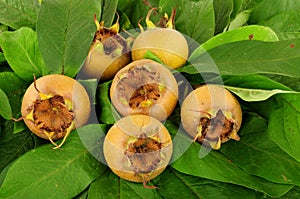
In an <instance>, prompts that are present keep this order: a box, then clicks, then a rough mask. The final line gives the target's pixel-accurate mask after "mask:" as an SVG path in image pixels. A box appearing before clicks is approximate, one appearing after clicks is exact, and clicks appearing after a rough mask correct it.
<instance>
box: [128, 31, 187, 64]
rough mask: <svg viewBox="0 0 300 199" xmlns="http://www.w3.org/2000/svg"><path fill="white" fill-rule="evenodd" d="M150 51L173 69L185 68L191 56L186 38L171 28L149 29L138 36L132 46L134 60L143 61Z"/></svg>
mask: <svg viewBox="0 0 300 199" xmlns="http://www.w3.org/2000/svg"><path fill="white" fill-rule="evenodd" d="M148 50H149V51H151V52H152V53H154V54H155V55H156V56H157V57H158V58H159V59H160V60H161V61H162V62H163V63H164V64H166V65H167V66H169V67H170V68H172V69H175V68H179V67H181V66H183V65H184V64H185V62H186V60H187V58H188V54H189V47H188V43H187V41H186V39H185V38H184V36H183V35H182V34H181V33H180V32H178V31H176V30H174V29H170V28H153V29H147V30H146V31H144V32H142V33H141V34H140V35H138V36H137V38H136V39H135V40H134V42H133V44H132V52H131V56H132V59H133V60H139V59H143V58H144V54H145V53H146V52H147V51H148Z"/></svg>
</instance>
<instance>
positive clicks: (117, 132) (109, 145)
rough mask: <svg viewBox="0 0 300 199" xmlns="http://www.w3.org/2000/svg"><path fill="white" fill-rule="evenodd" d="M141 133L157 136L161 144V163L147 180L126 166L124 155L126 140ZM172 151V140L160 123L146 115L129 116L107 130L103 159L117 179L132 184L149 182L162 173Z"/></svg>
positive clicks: (126, 161)
mask: <svg viewBox="0 0 300 199" xmlns="http://www.w3.org/2000/svg"><path fill="white" fill-rule="evenodd" d="M142 133H146V135H147V136H153V135H155V134H158V137H159V142H160V143H162V144H163V147H162V149H161V152H162V153H163V154H164V155H163V163H162V164H159V166H158V168H156V169H155V170H153V171H152V172H151V173H149V178H147V179H145V178H143V177H142V175H138V174H136V173H135V172H134V171H133V169H132V168H130V167H129V166H128V160H127V157H126V155H125V150H126V147H127V144H128V143H127V142H128V139H130V138H132V137H135V138H138V137H139V136H140V135H141V134H142ZM172 151H173V145H172V139H171V136H170V134H169V132H168V130H167V129H166V128H165V127H164V125H163V124H162V123H161V122H159V121H158V120H156V119H155V118H152V117H150V116H147V115H130V116H126V117H124V118H122V119H120V120H118V121H117V122H116V123H115V124H114V125H113V126H112V127H111V128H110V129H109V131H108V133H107V134H106V137H105V139H104V144H103V153H104V157H105V160H106V162H107V165H108V166H109V167H110V169H111V170H112V171H113V172H114V173H115V174H116V175H118V176H119V177H121V178H123V179H125V180H129V181H133V182H145V180H146V181H149V180H151V179H153V178H155V177H156V176H158V175H159V174H160V173H162V172H163V171H164V170H165V168H166V167H167V165H168V163H169V161H170V159H171V156H172Z"/></svg>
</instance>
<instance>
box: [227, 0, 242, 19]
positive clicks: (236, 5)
mask: <svg viewBox="0 0 300 199" xmlns="http://www.w3.org/2000/svg"><path fill="white" fill-rule="evenodd" d="M243 2H244V0H233V11H232V13H231V15H230V18H231V19H234V18H236V16H237V15H238V13H240V11H241V9H242V5H243Z"/></svg>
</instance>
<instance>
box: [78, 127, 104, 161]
mask: <svg viewBox="0 0 300 199" xmlns="http://www.w3.org/2000/svg"><path fill="white" fill-rule="evenodd" d="M108 129H109V126H108V125H105V124H89V125H85V126H83V127H81V128H79V129H77V132H78V135H79V137H80V140H81V142H82V144H83V145H84V147H85V148H86V149H87V150H88V151H89V153H90V154H91V155H93V156H94V158H96V159H97V160H98V161H100V162H102V163H103V164H106V161H105V158H104V154H103V151H102V148H103V142H104V138H105V134H106V132H107V131H108ZM94 146H97V147H94Z"/></svg>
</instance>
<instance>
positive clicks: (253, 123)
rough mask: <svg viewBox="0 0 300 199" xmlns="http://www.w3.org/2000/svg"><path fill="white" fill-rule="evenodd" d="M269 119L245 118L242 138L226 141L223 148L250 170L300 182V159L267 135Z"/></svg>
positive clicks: (271, 178)
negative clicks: (230, 141)
mask: <svg viewBox="0 0 300 199" xmlns="http://www.w3.org/2000/svg"><path fill="white" fill-rule="evenodd" d="M267 127H268V124H267V121H265V120H264V119H262V118H259V117H257V116H250V117H247V118H246V121H245V122H244V125H243V127H242V129H241V130H240V131H239V135H240V137H241V140H240V141H239V142H232V143H229V144H224V145H223V146H222V147H221V152H222V153H223V154H224V155H225V156H226V157H228V158H230V159H231V160H232V161H233V162H234V163H235V164H236V165H237V166H239V167H240V168H242V169H243V170H245V171H246V172H247V173H249V174H252V175H256V176H259V177H262V178H264V179H267V180H269V181H272V182H276V183H285V184H295V185H298V186H299V184H300V175H299V169H300V162H297V161H296V160H295V159H293V158H292V157H290V156H289V155H288V154H287V153H285V152H284V151H282V150H281V149H280V148H279V147H278V146H277V145H276V144H275V143H274V142H273V141H272V140H271V139H270V138H269V137H268V135H267Z"/></svg>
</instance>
